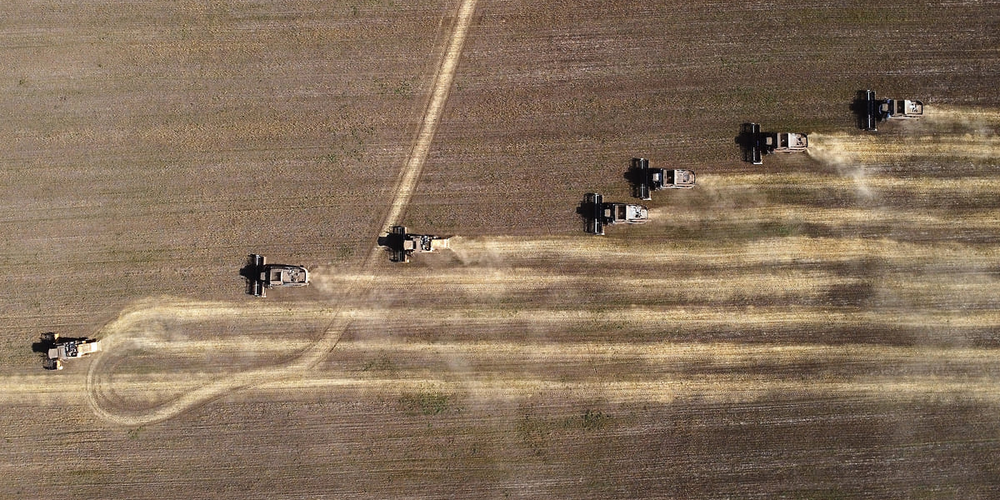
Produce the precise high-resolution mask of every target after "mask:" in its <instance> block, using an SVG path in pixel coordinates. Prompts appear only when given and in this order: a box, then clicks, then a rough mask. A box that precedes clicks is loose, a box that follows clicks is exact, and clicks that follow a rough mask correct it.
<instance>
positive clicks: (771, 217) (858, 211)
mask: <svg viewBox="0 0 1000 500" xmlns="http://www.w3.org/2000/svg"><path fill="white" fill-rule="evenodd" d="M649 214H650V218H651V219H652V218H654V217H656V218H659V219H667V218H668V217H669V221H670V223H671V224H693V223H699V222H704V221H705V219H706V217H705V214H703V213H701V212H697V211H682V210H674V209H666V208H654V209H650V211H649ZM711 221H712V222H713V223H724V224H753V223H775V224H777V223H806V224H817V225H824V226H827V227H831V228H843V227H850V226H865V225H893V226H904V225H905V226H906V227H908V228H909V229H912V230H919V231H930V230H942V229H947V230H951V231H980V232H990V233H992V232H993V231H994V230H995V229H996V225H997V221H1000V210H981V211H977V212H967V211H963V212H962V213H960V214H956V213H955V212H954V211H953V210H950V209H941V210H930V209H928V210H905V209H893V210H873V209H868V208H818V207H810V206H802V205H771V206H763V207H753V208H745V209H742V210H730V211H722V212H720V213H719V214H716V215H714V216H713V218H712V219H711Z"/></svg>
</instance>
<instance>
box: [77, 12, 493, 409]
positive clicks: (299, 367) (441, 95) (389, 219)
mask: <svg viewBox="0 0 1000 500" xmlns="http://www.w3.org/2000/svg"><path fill="white" fill-rule="evenodd" d="M475 6H476V0H463V1H462V3H461V4H460V6H459V10H458V15H457V18H456V19H455V26H454V28H453V30H452V32H451V35H450V37H449V41H448V44H447V50H446V51H445V53H444V55H443V57H442V60H441V63H440V66H439V69H438V71H437V74H436V76H435V78H434V83H433V86H432V91H431V97H430V103H429V104H428V106H427V109H426V111H425V112H424V119H423V122H422V123H421V126H420V131H419V133H418V135H417V139H416V142H415V143H414V145H413V147H412V149H411V151H410V154H409V157H408V158H407V161H406V164H405V166H404V168H403V169H402V171H401V173H400V177H399V181H398V183H397V185H396V188H395V190H394V196H393V198H392V204H391V208H390V210H389V214H388V215H387V216H386V222H385V224H383V226H384V227H383V228H384V229H387V228H388V227H389V226H391V225H394V224H396V223H398V222H399V219H400V217H401V216H402V214H403V213H404V211H405V210H406V206H407V205H408V204H409V201H410V197H411V196H412V194H413V189H414V187H415V186H416V183H417V181H418V180H419V178H420V172H421V169H422V168H423V165H424V161H425V160H426V159H427V153H428V151H429V149H430V146H431V142H432V141H433V140H434V133H435V131H436V130H437V126H438V122H439V121H440V119H441V113H442V112H443V109H444V103H445V100H446V99H447V97H448V91H449V90H450V88H451V85H452V79H453V78H454V75H455V71H456V69H457V67H458V59H459V57H460V56H461V54H462V45H463V43H464V42H465V36H466V33H467V31H468V28H469V23H470V21H471V19H472V14H473V12H474V11H475ZM381 253H383V252H382V250H381V249H379V248H374V249H373V250H372V252H371V255H370V256H369V257H368V258H367V260H365V261H364V266H363V269H365V270H370V269H371V268H372V265H373V264H374V262H375V259H376V258H378V257H379V256H380V254H381ZM371 282H372V277H370V276H369V277H368V279H367V280H366V279H365V278H364V277H362V278H360V279H359V280H357V281H353V282H351V283H348V284H346V285H345V286H343V289H344V290H345V291H344V293H343V294H342V296H341V297H338V298H337V299H338V300H337V301H336V302H337V303H340V302H342V301H343V300H344V299H343V298H344V297H349V296H351V295H352V294H362V295H363V294H367V293H368V292H369V290H370V287H371ZM335 307H336V308H337V312H335V313H334V314H332V318H331V319H330V322H329V323H328V324H327V326H326V328H325V331H324V332H323V335H322V336H321V337H320V339H319V340H318V341H316V342H315V343H314V344H312V345H309V347H308V348H307V349H304V351H303V352H302V353H301V354H300V355H299V357H298V358H297V359H295V360H294V361H292V362H290V363H288V364H286V365H283V366H280V367H276V366H267V367H263V368H259V369H253V370H247V371H242V372H239V371H237V373H234V374H225V375H223V376H221V377H218V378H215V379H214V380H212V381H210V382H205V384H204V385H202V386H201V387H198V388H196V389H194V390H188V391H183V392H181V395H180V396H178V397H177V398H176V399H174V400H171V401H169V402H164V403H160V404H159V405H157V406H156V407H155V409H154V410H152V411H149V412H145V413H131V414H128V413H119V412H116V411H115V410H114V409H109V408H107V407H106V405H107V398H106V397H102V392H107V391H108V388H107V386H108V385H109V382H108V381H106V380H104V379H106V378H107V374H105V373H103V372H102V370H103V367H102V365H101V364H100V363H99V362H96V363H94V364H93V365H91V368H90V372H89V374H88V376H87V393H88V396H89V397H88V399H89V402H90V406H91V407H92V408H93V409H94V411H95V413H97V415H99V416H101V417H102V418H104V419H106V420H109V421H111V422H114V423H116V424H119V425H130V426H138V425H143V424H148V423H151V422H157V421H160V420H163V419H166V418H170V417H172V416H175V415H178V414H180V413H181V412H183V411H185V410H187V409H189V408H191V407H192V406H194V405H198V404H204V403H205V402H207V401H210V400H212V399H215V398H218V397H219V396H222V395H225V394H230V393H232V392H233V391H237V390H241V389H245V388H247V387H250V386H253V385H256V384H259V383H261V382H264V381H271V380H275V379H282V378H285V377H288V376H290V375H294V374H297V373H300V372H303V371H306V370H309V369H311V368H313V367H314V366H316V364H318V363H319V362H320V361H322V360H323V358H324V357H325V356H326V355H327V353H329V352H330V350H332V349H333V348H335V347H336V346H337V343H338V342H339V341H340V338H341V336H342V335H343V332H344V330H345V329H346V328H347V326H348V325H349V324H350V322H351V321H352V319H353V318H352V317H351V314H350V313H349V311H344V308H343V306H341V305H337V306H335ZM254 309H256V308H254ZM181 311H183V312H181ZM252 311H253V314H255V315H257V314H258V311H256V310H252ZM172 312H176V313H178V314H179V315H181V316H183V315H192V314H196V315H197V317H199V318H203V319H208V320H211V319H216V318H217V317H219V316H224V315H232V314H234V312H233V311H232V310H231V309H227V308H206V307H201V306H199V305H193V304H186V305H182V306H180V307H176V308H174V309H173V311H172ZM250 312H251V310H244V311H243V314H249V313H250ZM153 313H154V314H156V312H155V311H154V312H153ZM303 314H306V313H305V312H303ZM133 316H145V312H132V313H130V314H129V315H128V316H127V317H125V318H122V319H121V320H119V321H118V322H116V323H115V324H112V325H109V327H107V328H106V329H105V330H104V331H103V332H101V335H100V337H101V338H102V339H104V341H105V342H106V343H107V348H108V349H122V348H123V347H124V346H122V345H120V344H121V343H122V342H123V339H121V338H118V337H126V338H127V339H128V341H131V342H135V341H136V340H135V338H134V335H135V334H136V331H135V328H136V326H137V325H136V322H137V321H139V320H137V319H136V318H134V317H133ZM142 319H143V320H144V319H145V318H144V317H143V318H142ZM285 319H286V320H288V321H290V322H291V321H299V319H298V318H297V317H294V316H293V317H291V318H289V317H288V315H286V318H285ZM233 342H235V343H236V344H237V345H239V346H240V348H244V347H245V348H250V349H252V348H253V347H252V346H248V345H246V344H245V343H242V342H239V341H233ZM204 347H205V346H201V345H199V346H197V348H199V349H203V348H204ZM149 348H153V347H149ZM215 348H216V350H222V351H225V350H226V346H224V345H216V346H215Z"/></svg>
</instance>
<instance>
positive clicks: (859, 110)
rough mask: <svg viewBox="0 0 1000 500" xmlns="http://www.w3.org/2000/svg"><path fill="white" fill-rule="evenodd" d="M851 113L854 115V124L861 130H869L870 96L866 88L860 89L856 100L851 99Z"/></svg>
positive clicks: (855, 97)
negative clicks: (867, 126)
mask: <svg viewBox="0 0 1000 500" xmlns="http://www.w3.org/2000/svg"><path fill="white" fill-rule="evenodd" d="M849 108H850V110H851V114H853V115H854V124H855V125H857V127H858V128H859V129H861V130H867V128H866V124H867V121H868V120H867V118H868V98H867V92H866V91H864V90H859V91H858V93H857V94H856V95H855V96H854V100H853V101H851V104H850V106H849Z"/></svg>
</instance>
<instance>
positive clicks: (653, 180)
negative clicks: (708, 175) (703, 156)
mask: <svg viewBox="0 0 1000 500" xmlns="http://www.w3.org/2000/svg"><path fill="white" fill-rule="evenodd" d="M630 170H631V172H630V174H631V175H630V176H631V178H632V179H633V182H634V186H635V195H636V197H638V198H640V199H643V200H647V201H648V200H651V199H653V198H652V197H651V196H650V192H651V191H658V190H660V189H691V188H693V187H694V171H692V170H682V169H674V170H665V169H662V168H649V160H647V159H646V158H632V166H631V168H630Z"/></svg>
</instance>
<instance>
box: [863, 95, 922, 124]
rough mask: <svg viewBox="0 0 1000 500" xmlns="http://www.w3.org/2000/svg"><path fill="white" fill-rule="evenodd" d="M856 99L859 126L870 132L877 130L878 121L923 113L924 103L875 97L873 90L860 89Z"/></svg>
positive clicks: (904, 117)
mask: <svg viewBox="0 0 1000 500" xmlns="http://www.w3.org/2000/svg"><path fill="white" fill-rule="evenodd" d="M858 100H859V101H860V103H861V106H860V110H859V116H860V118H861V119H860V122H861V123H860V125H861V128H863V129H865V130H868V131H870V132H875V131H878V122H884V121H888V120H893V119H911V118H920V117H921V116H923V115H924V103H922V102H920V101H917V100H910V99H877V98H876V97H875V91H874V90H862V91H860V92H859V96H858Z"/></svg>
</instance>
